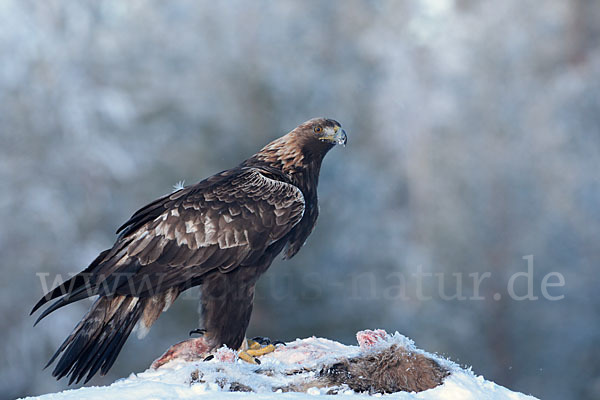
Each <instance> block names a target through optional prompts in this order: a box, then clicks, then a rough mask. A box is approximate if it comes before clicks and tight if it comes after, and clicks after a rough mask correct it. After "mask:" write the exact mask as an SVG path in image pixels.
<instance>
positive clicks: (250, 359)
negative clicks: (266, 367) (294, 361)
mask: <svg viewBox="0 0 600 400" xmlns="http://www.w3.org/2000/svg"><path fill="white" fill-rule="evenodd" d="M273 351H275V346H274V345H272V344H269V345H266V346H262V345H261V344H260V343H258V342H257V341H255V340H252V339H246V342H244V343H243V344H242V347H240V349H239V350H238V357H239V358H240V359H241V360H244V361H246V362H247V363H250V364H260V360H259V359H258V358H256V357H260V356H262V355H265V354H268V353H271V352H273Z"/></svg>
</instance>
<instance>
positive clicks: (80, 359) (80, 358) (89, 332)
mask: <svg viewBox="0 0 600 400" xmlns="http://www.w3.org/2000/svg"><path fill="white" fill-rule="evenodd" d="M146 300H147V299H140V298H138V297H129V296H116V297H100V298H99V299H98V300H96V302H95V303H94V304H93V305H92V307H91V308H90V310H89V311H88V313H87V314H86V315H85V316H84V317H83V319H82V320H81V321H80V322H79V324H77V326H76V327H75V329H74V330H73V332H72V333H71V334H70V335H69V337H67V339H66V340H65V341H64V342H63V344H62V345H61V346H60V347H59V348H58V350H57V351H56V353H54V355H53V356H52V358H51V359H50V361H49V362H48V364H47V365H46V367H48V366H49V365H50V364H52V363H53V362H54V361H55V360H56V359H57V358H58V356H59V355H60V354H61V353H62V357H61V358H60V360H59V361H58V363H57V364H56V367H55V368H54V371H53V372H52V375H53V376H55V377H56V378H57V379H60V378H62V377H64V376H67V375H70V378H69V384H71V383H73V382H76V383H79V382H80V381H81V380H82V379H83V378H84V377H85V382H88V381H89V380H90V379H91V378H92V377H93V376H94V374H96V372H98V370H100V373H101V374H102V375H104V374H106V372H108V370H109V369H110V367H111V366H112V365H113V363H114V362H115V360H116V358H117V355H118V354H119V352H120V351H121V348H122V347H123V344H125V340H127V338H128V337H129V334H130V333H131V331H132V330H133V328H134V326H135V325H136V323H137V322H138V320H139V319H140V317H141V316H142V314H143V311H144V308H145V303H146ZM86 375H87V376H86Z"/></svg>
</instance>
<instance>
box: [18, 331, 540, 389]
mask: <svg viewBox="0 0 600 400" xmlns="http://www.w3.org/2000/svg"><path fill="white" fill-rule="evenodd" d="M201 340H202V339H201V338H200V339H190V340H189V341H185V342H182V343H179V344H177V345H175V346H174V348H178V349H181V348H182V347H186V348H187V349H189V348H190V346H192V347H193V348H197V347H198V343H199V341H201ZM357 340H358V344H359V345H358V346H347V345H343V344H341V343H338V342H335V341H332V340H328V339H323V338H316V337H311V338H307V339H297V340H295V341H293V342H290V343H287V344H286V346H281V345H280V346H277V349H276V350H275V351H274V352H272V353H269V354H266V355H263V356H261V357H260V364H249V363H247V362H245V361H242V360H239V359H238V357H237V354H238V353H237V352H236V351H233V350H230V349H227V348H221V349H219V350H217V351H216V352H214V353H213V354H212V355H213V356H214V357H213V358H212V360H210V361H201V360H203V359H204V357H205V356H206V354H198V356H199V358H198V360H195V361H190V357H189V353H186V357H183V358H178V357H172V355H173V354H174V352H173V351H172V350H171V349H170V350H169V351H167V353H165V355H169V358H168V359H165V355H163V357H161V359H159V360H157V361H160V360H162V361H161V362H158V363H157V362H155V363H154V364H153V365H155V366H158V367H157V368H150V369H148V370H146V371H144V372H142V373H138V374H131V376H129V377H128V378H126V379H120V380H118V381H116V382H115V383H113V384H112V385H110V386H106V387H85V388H80V389H76V390H67V391H64V392H61V393H56V394H47V395H43V396H39V397H35V399H40V400H42V399H43V400H53V399H56V400H69V399H106V398H115V399H117V398H118V399H123V400H129V399H140V398H144V399H192V398H194V399H195V398H198V397H202V396H204V397H207V398H211V399H229V398H236V399H239V398H240V397H247V396H251V397H252V398H253V399H254V398H256V399H305V398H311V399H313V398H315V397H319V396H323V397H324V398H325V397H326V398H329V399H330V398H331V396H332V395H337V396H346V395H353V396H359V397H372V396H380V395H381V394H382V393H392V392H393V394H391V396H393V397H394V398H397V399H431V400H438V399H465V400H469V399H473V400H497V399H511V400H518V399H534V397H531V396H526V395H524V394H521V393H517V392H512V391H510V390H508V389H506V388H504V387H502V386H499V385H497V384H495V383H493V382H490V381H486V380H485V379H484V378H483V377H481V376H476V375H475V374H474V373H473V372H472V371H471V370H470V369H469V370H465V369H463V368H461V367H460V366H458V365H457V364H455V363H453V362H451V361H449V360H446V359H444V358H440V357H438V356H436V355H433V354H429V353H427V352H425V351H422V350H419V349H418V348H416V347H415V346H414V343H413V342H412V341H411V340H410V339H408V338H406V337H404V336H402V335H401V334H399V333H397V332H396V333H395V334H393V335H390V334H387V333H386V332H385V331H383V330H375V331H370V330H369V331H361V332H358V333H357ZM29 399H33V398H29Z"/></svg>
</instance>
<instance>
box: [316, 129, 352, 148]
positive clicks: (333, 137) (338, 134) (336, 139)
mask: <svg viewBox="0 0 600 400" xmlns="http://www.w3.org/2000/svg"><path fill="white" fill-rule="evenodd" d="M321 140H323V141H326V142H329V143H332V144H341V145H342V146H344V147H345V146H346V143H347V142H348V136H346V131H345V130H343V129H342V128H340V127H338V126H336V127H335V128H334V129H333V130H332V131H330V133H329V135H325V136H323V137H322V138H321Z"/></svg>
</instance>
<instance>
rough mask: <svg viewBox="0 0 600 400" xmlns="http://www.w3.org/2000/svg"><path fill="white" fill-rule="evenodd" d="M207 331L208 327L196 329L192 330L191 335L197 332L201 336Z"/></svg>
mask: <svg viewBox="0 0 600 400" xmlns="http://www.w3.org/2000/svg"><path fill="white" fill-rule="evenodd" d="M205 333H206V329H200V328H199V329H194V330H191V331H190V336H192V335H193V334H197V335H200V336H204V334H205Z"/></svg>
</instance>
